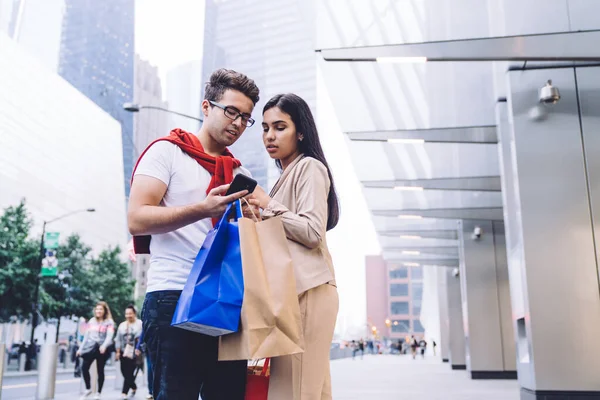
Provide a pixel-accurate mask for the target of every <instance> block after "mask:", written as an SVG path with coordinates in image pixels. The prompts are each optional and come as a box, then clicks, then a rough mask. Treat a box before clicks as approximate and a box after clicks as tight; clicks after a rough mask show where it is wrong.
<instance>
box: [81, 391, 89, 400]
mask: <svg viewBox="0 0 600 400" xmlns="http://www.w3.org/2000/svg"><path fill="white" fill-rule="evenodd" d="M90 394H92V391H91V390H86V391H85V392H83V394H82V395H81V397H80V399H81V400H84V399H87V398H88V397H90Z"/></svg>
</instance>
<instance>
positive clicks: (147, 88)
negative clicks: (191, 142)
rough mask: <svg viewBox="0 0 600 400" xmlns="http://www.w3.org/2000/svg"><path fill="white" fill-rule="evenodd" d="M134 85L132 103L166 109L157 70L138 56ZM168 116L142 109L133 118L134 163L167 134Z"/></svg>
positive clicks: (161, 112) (160, 112)
mask: <svg viewBox="0 0 600 400" xmlns="http://www.w3.org/2000/svg"><path fill="white" fill-rule="evenodd" d="M134 77H135V83H134V89H133V101H134V103H136V104H139V105H142V106H153V107H161V108H168V103H167V102H166V101H163V89H162V82H161V80H160V77H159V75H158V68H157V67H155V66H153V65H152V64H150V63H149V62H148V61H146V60H142V59H141V58H140V56H139V55H137V54H136V55H135V73H134ZM168 121H169V114H167V113H166V112H165V111H161V110H153V109H142V110H141V111H140V112H138V113H135V114H134V116H133V138H134V144H135V146H134V152H133V161H134V162H135V161H136V160H137V158H138V157H139V156H140V154H141V152H143V151H144V149H145V148H146V146H148V144H150V142H152V141H153V140H155V139H158V138H159V137H162V136H166V135H167V134H168V133H169V122H168Z"/></svg>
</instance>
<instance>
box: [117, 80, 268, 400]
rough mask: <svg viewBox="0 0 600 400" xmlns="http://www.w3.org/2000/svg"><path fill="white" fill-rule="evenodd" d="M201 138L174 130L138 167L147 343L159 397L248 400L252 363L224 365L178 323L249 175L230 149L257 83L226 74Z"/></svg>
mask: <svg viewBox="0 0 600 400" xmlns="http://www.w3.org/2000/svg"><path fill="white" fill-rule="evenodd" d="M205 92H206V93H205V96H204V101H203V102H202V113H203V114H204V123H203V124H202V128H201V129H200V131H199V132H198V133H197V135H194V134H191V133H188V132H185V131H182V130H181V129H174V130H173V131H172V132H171V134H170V135H169V136H167V137H164V138H161V139H158V140H157V141H155V142H154V143H152V144H150V146H148V148H147V149H146V150H145V151H144V153H142V155H141V156H140V159H139V160H138V164H137V165H136V168H135V170H134V178H133V182H132V185H131V194H130V198H129V211H128V224H129V230H130V232H131V234H132V235H134V244H135V250H136V253H138V254H140V253H148V252H150V254H151V256H150V269H149V271H148V289H147V293H146V298H145V301H144V307H143V310H142V320H143V325H144V341H145V343H146V347H147V350H148V355H149V357H150V361H151V364H152V366H153V370H154V381H153V385H152V386H153V393H154V398H156V399H158V400H197V399H198V395H199V394H200V393H201V394H202V399H203V400H217V399H219V400H221V399H227V400H238V399H239V400H243V399H244V391H245V384H246V361H232V362H218V361H217V356H218V355H217V351H218V338H216V337H212V336H206V335H202V334H200V333H196V332H190V331H186V330H183V329H180V328H174V327H172V326H171V320H172V318H173V314H174V312H175V307H176V305H177V300H178V299H179V296H180V294H181V290H182V289H183V287H184V285H185V282H186V280H187V277H188V275H189V273H190V270H191V268H192V264H193V262H194V259H195V257H196V255H197V253H198V251H199V250H200V247H201V245H202V243H203V242H204V239H205V238H206V235H207V233H208V231H209V230H210V229H211V228H212V226H213V221H215V220H218V218H220V217H221V216H222V215H223V212H224V211H225V208H226V206H227V204H228V203H230V202H232V201H234V200H236V199H238V198H240V197H242V196H244V195H245V194H246V192H245V191H244V192H239V193H234V194H232V195H229V196H226V195H225V193H226V192H227V189H228V188H229V185H228V184H229V183H230V182H231V181H232V179H233V176H234V175H235V174H236V173H240V172H241V173H244V174H246V175H249V173H248V171H246V170H245V169H243V168H242V167H241V163H240V162H239V161H238V160H237V159H235V158H234V157H233V155H232V154H231V153H230V152H229V150H228V149H227V147H228V146H230V145H232V144H233V143H235V142H236V141H237V140H238V139H239V138H240V136H241V135H242V133H244V130H245V129H246V127H248V126H252V124H254V119H252V117H251V114H252V110H253V109H254V106H255V105H256V103H257V102H258V99H259V96H258V95H259V90H258V88H257V87H256V84H255V83H254V81H253V80H251V79H249V78H248V77H247V76H245V75H243V74H240V73H238V72H235V71H232V70H226V69H219V70H217V71H215V72H214V73H213V74H212V75H211V77H210V80H209V82H208V83H207V84H206V90H205Z"/></svg>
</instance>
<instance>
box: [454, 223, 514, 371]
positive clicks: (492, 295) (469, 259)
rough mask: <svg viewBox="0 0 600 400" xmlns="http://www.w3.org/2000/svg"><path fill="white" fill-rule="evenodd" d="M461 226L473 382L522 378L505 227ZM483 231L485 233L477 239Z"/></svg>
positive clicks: (465, 315)
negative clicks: (512, 315)
mask: <svg viewBox="0 0 600 400" xmlns="http://www.w3.org/2000/svg"><path fill="white" fill-rule="evenodd" d="M459 226H460V229H459V238H460V253H461V262H460V282H461V293H462V296H463V297H462V304H463V307H462V309H463V319H464V326H465V338H466V343H467V346H466V351H467V369H468V370H469V372H470V373H471V377H472V378H473V379H516V378H517V373H516V361H515V356H514V355H510V354H511V352H512V353H514V352H515V347H514V339H513V335H512V332H511V328H510V326H511V320H510V313H509V311H510V309H511V305H510V296H509V295H508V293H507V290H508V284H507V279H506V278H505V276H506V275H507V274H508V272H507V265H506V248H505V246H504V239H503V237H504V230H503V228H502V229H501V228H500V227H502V224H501V223H497V224H496V228H497V229H501V230H500V231H499V232H494V223H493V222H492V221H474V220H465V221H461V223H460V224H459ZM477 230H478V231H480V235H478V236H473V233H474V232H475V231H477ZM496 238H498V239H499V240H501V243H499V245H498V249H496V246H495V239H496ZM500 275H501V276H502V278H501V277H500ZM501 280H502V282H501ZM501 287H502V289H501ZM505 354H509V355H510V356H509V358H508V359H507V358H506V357H505Z"/></svg>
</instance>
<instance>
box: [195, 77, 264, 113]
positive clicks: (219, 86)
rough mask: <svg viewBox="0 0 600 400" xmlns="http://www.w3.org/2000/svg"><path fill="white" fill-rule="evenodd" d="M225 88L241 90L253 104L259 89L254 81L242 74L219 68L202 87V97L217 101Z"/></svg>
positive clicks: (256, 99)
mask: <svg viewBox="0 0 600 400" xmlns="http://www.w3.org/2000/svg"><path fill="white" fill-rule="evenodd" d="M227 89H232V90H237V91H239V92H242V93H243V94H245V95H246V96H248V98H250V100H252V102H253V103H254V105H256V103H258V100H259V97H258V94H259V90H258V87H257V86H256V83H254V81H253V80H252V79H250V78H248V77H247V76H246V75H244V74H241V73H239V72H236V71H234V70H231V69H225V68H220V69H218V70H216V71H215V72H213V73H212V74H211V75H210V79H209V81H208V82H207V83H206V87H205V88H204V99H205V100H211V101H219V100H221V97H223V94H224V93H225V91H226V90H227Z"/></svg>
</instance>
